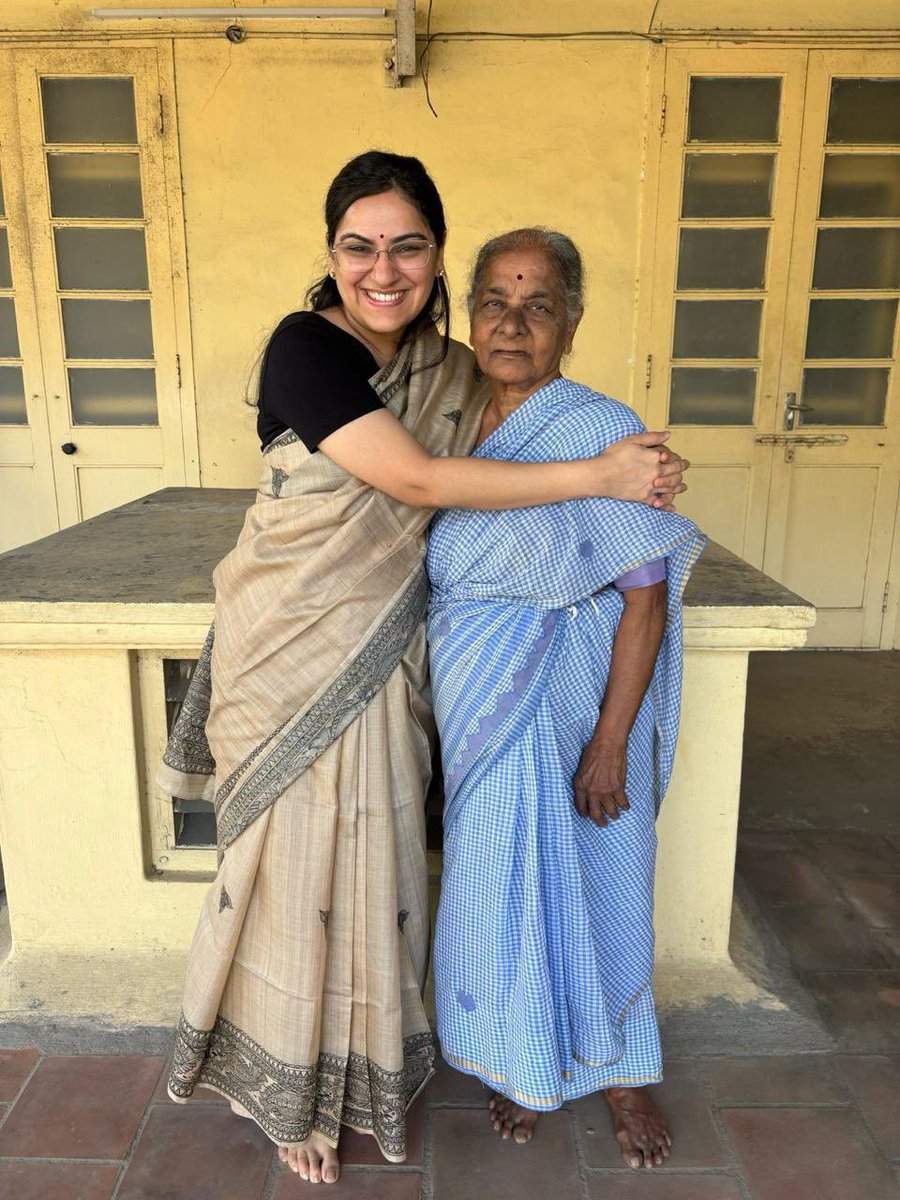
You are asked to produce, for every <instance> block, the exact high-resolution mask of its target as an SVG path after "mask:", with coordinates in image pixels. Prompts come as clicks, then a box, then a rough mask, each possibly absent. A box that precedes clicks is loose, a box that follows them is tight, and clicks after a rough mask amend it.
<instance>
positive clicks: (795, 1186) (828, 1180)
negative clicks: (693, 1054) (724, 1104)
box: [722, 1108, 897, 1200]
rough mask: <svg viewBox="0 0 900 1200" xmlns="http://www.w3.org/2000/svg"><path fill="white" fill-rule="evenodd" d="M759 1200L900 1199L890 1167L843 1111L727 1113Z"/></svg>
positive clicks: (749, 1183) (727, 1122) (856, 1122)
mask: <svg viewBox="0 0 900 1200" xmlns="http://www.w3.org/2000/svg"><path fill="white" fill-rule="evenodd" d="M722 1117H723V1119H724V1121H725V1126H726V1128H727V1130H728V1134H729V1136H730V1137H731V1140H732V1142H733V1144H734V1147H735V1150H736V1151H737V1155H738V1158H739V1160H740V1163H741V1166H742V1167H743V1170H744V1178H745V1179H746V1181H747V1186H748V1188H749V1191H750V1194H751V1195H752V1197H753V1200H897V1192H896V1188H895V1185H894V1180H893V1178H892V1175H891V1172H890V1170H889V1168H888V1166H887V1164H886V1163H885V1162H884V1161H883V1160H882V1158H881V1157H880V1155H879V1154H878V1153H877V1151H876V1150H875V1148H874V1146H873V1145H872V1142H871V1140H870V1138H869V1135H868V1133H867V1132H866V1130H865V1128H864V1127H863V1125H862V1124H861V1123H860V1121H859V1118H858V1117H857V1116H856V1114H855V1113H853V1112H850V1111H849V1110H848V1109H842V1108H726V1109H723V1110H722Z"/></svg>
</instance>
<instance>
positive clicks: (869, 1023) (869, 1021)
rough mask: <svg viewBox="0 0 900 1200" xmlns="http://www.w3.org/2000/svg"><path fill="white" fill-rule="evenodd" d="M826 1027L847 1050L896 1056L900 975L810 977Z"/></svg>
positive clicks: (899, 1035) (856, 973)
mask: <svg viewBox="0 0 900 1200" xmlns="http://www.w3.org/2000/svg"><path fill="white" fill-rule="evenodd" d="M803 982H804V983H805V984H806V986H807V987H808V988H809V990H810V991H811V992H812V994H813V996H815V998H816V1001H817V1002H818V1005H819V1011H820V1012H821V1014H822V1018H823V1020H824V1022H825V1026H826V1028H827V1029H828V1031H829V1033H831V1035H832V1037H834V1039H835V1041H836V1042H838V1044H839V1045H840V1046H841V1047H842V1048H843V1049H845V1050H859V1051H869V1052H872V1053H876V1054H877V1053H884V1052H886V1053H888V1054H890V1053H896V1052H897V1050H898V1049H900V974H898V973H897V972H896V971H851V972H848V973H844V972H839V971H828V972H816V973H810V974H806V975H804V977H803Z"/></svg>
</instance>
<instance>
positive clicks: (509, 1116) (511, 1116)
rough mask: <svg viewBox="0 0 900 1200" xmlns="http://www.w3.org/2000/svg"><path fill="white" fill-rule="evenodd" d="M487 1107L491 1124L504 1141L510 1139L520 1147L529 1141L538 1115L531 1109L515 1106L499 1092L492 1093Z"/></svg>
mask: <svg viewBox="0 0 900 1200" xmlns="http://www.w3.org/2000/svg"><path fill="white" fill-rule="evenodd" d="M488 1107H489V1109H490V1112H491V1124H492V1125H493V1127H494V1130H495V1131H496V1132H497V1133H499V1134H500V1136H501V1137H502V1138H503V1139H504V1141H505V1140H506V1139H507V1138H510V1137H511V1138H512V1140H513V1141H514V1142H518V1144H519V1145H520V1146H524V1145H525V1143H526V1142H530V1141H531V1139H532V1137H533V1136H534V1127H535V1125H537V1119H538V1117H539V1116H540V1113H536V1112H535V1111H534V1109H533V1108H523V1107H522V1105H521V1104H516V1102H515V1101H514V1100H510V1099H509V1097H508V1096H501V1095H500V1093H499V1092H494V1094H493V1096H492V1097H491V1102H490V1104H489V1105H488Z"/></svg>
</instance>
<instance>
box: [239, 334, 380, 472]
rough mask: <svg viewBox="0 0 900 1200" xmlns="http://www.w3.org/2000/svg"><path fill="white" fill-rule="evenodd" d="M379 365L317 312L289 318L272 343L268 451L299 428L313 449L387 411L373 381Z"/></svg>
mask: <svg viewBox="0 0 900 1200" xmlns="http://www.w3.org/2000/svg"><path fill="white" fill-rule="evenodd" d="M377 370H378V363H377V362H376V361H375V359H374V358H373V357H372V355H371V353H370V352H369V351H368V350H367V349H366V347H365V346H364V345H363V344H362V342H360V341H359V340H358V339H357V338H355V337H354V336H353V335H352V334H351V333H347V331H346V330H344V329H340V328H339V327H338V326H337V325H335V324H333V323H332V322H331V321H329V320H327V319H326V318H325V317H322V316H319V314H318V313H313V312H296V313H291V314H290V316H288V317H285V318H284V320H283V321H282V322H281V323H280V324H279V325H278V328H277V329H276V330H275V332H274V333H273V334H272V337H271V338H270V339H269V345H268V347H267V348H266V353H265V356H264V358H263V365H262V370H261V372H260V379H259V416H258V417H257V421H256V428H257V432H258V433H259V440H260V442H261V443H262V445H263V447H266V446H268V444H269V443H270V442H272V441H274V440H275V438H277V437H278V436H279V435H280V434H282V433H284V432H285V430H286V429H293V430H294V432H295V433H296V434H297V436H298V437H299V438H300V440H301V441H302V442H303V444H304V445H305V446H306V448H307V450H309V451H314V450H316V449H317V448H318V445H319V442H321V440H322V439H323V438H326V437H328V435H329V434H330V433H334V431H335V430H336V429H340V428H341V426H342V425H347V424H349V423H350V421H355V420H356V418H357V417H362V416H365V414H366V413H370V412H377V411H378V410H379V409H380V408H383V407H384V406H383V405H382V403H381V401H380V400H379V399H378V395H377V393H376V392H375V390H374V388H372V387H371V386H370V385H369V379H370V378H371V377H372V376H373V375H374V374H375V372H376V371H377Z"/></svg>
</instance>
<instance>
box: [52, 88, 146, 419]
mask: <svg viewBox="0 0 900 1200" xmlns="http://www.w3.org/2000/svg"><path fill="white" fill-rule="evenodd" d="M41 113H42V119H43V128H44V136H45V139H46V150H47V175H48V186H49V190H50V198H51V212H52V220H51V223H52V235H53V255H54V258H55V266H56V279H57V284H58V288H59V295H60V313H61V317H62V332H63V343H64V352H65V356H66V379H67V381H68V387H69V402H70V409H71V418H72V423H73V424H74V425H110V426H113V425H120V426H126V425H132V426H133V425H154V424H156V423H157V421H158V414H157V398H156V370H155V360H154V345H153V327H152V313H151V307H152V290H151V280H150V278H149V272H148V261H147V249H146V236H147V232H146V223H145V220H144V201H143V194H142V183H141V171H142V165H141V155H140V150H139V148H138V132H137V114H136V108H135V92H134V83H133V80H132V79H131V78H130V77H127V76H125V77H123V76H87V75H85V76H46V77H44V78H43V79H42V80H41ZM64 146H71V147H72V149H71V150H65V149H63V147H64ZM86 147H90V149H86ZM123 147H128V149H127V150H123ZM132 147H133V149H132Z"/></svg>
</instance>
